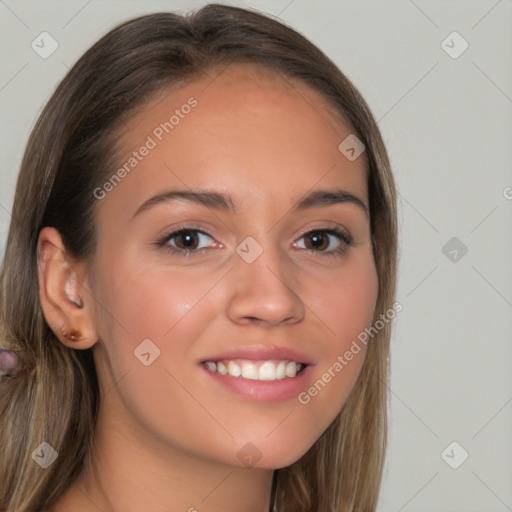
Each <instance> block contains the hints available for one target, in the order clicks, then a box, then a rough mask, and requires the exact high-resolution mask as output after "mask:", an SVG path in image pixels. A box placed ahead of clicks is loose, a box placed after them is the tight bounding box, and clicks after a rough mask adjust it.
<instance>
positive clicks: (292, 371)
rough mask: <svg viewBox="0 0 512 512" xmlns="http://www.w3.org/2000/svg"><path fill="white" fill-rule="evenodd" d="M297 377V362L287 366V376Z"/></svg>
mask: <svg viewBox="0 0 512 512" xmlns="http://www.w3.org/2000/svg"><path fill="white" fill-rule="evenodd" d="M295 375H297V364H296V363H295V362H291V363H288V364H287V365H286V376H287V377H295Z"/></svg>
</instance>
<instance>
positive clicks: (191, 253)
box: [155, 226, 352, 258]
mask: <svg viewBox="0 0 512 512" xmlns="http://www.w3.org/2000/svg"><path fill="white" fill-rule="evenodd" d="M183 232H192V233H200V234H203V235H207V236H209V237H210V238H212V239H213V235H212V234H211V233H209V232H208V231H207V230H205V229H204V228H198V227H195V226H179V227H178V228H175V229H173V230H172V231H170V232H168V233H165V234H164V235H163V236H162V237H161V238H160V239H159V240H158V241H157V242H156V244H155V245H156V246H157V247H158V248H165V250H167V251H168V252H170V253H171V254H175V255H178V256H184V257H185V258H190V257H195V256H200V255H201V254H204V253H205V252H206V251H208V250H209V249H204V248H203V249H192V250H185V249H176V248H174V247H170V246H169V245H168V244H169V241H170V240H171V239H173V238H174V237H176V236H177V235H179V234H181V233H183ZM315 233H326V234H328V235H334V236H336V237H338V239H339V240H340V242H341V245H340V246H339V247H338V248H337V249H334V250H330V251H315V250H314V249H305V250H306V251H308V252H313V253H315V254H318V253H320V254H322V255H323V256H329V257H341V256H343V255H344V254H345V251H346V250H347V248H348V246H350V245H352V237H351V236H350V234H349V233H348V232H346V231H344V230H341V229H339V228H318V229H312V230H309V231H306V232H304V233H303V234H302V235H301V236H300V238H299V240H300V239H302V238H304V237H305V236H306V235H312V234H315Z"/></svg>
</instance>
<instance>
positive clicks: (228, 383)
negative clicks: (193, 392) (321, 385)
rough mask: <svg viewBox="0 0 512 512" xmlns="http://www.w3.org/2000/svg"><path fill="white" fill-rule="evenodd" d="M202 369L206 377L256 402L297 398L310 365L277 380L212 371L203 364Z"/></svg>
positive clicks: (304, 384)
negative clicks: (249, 377) (248, 377)
mask: <svg viewBox="0 0 512 512" xmlns="http://www.w3.org/2000/svg"><path fill="white" fill-rule="evenodd" d="M201 367H202V369H203V371H204V372H206V374H207V375H208V377H210V378H211V379H212V380H213V381H215V382H217V383H219V384H220V385H221V386H224V387H225V388H227V389H229V390H230V391H232V392H234V393H236V394H238V395H241V396H243V397H245V398H248V399H250V400H254V401H257V402H284V401H286V400H291V399H294V398H297V396H298V395H299V393H300V392H301V391H303V390H304V389H305V387H306V383H307V380H308V377H309V373H310V368H311V365H308V366H306V367H305V368H304V370H302V372H300V373H299V374H298V375H297V376H296V377H285V378H284V379H279V380H277V379H276V380H252V379H245V378H243V377H232V376H231V375H221V374H220V373H213V372H211V371H210V370H208V368H206V367H205V366H204V365H201Z"/></svg>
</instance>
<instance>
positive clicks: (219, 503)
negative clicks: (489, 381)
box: [0, 5, 397, 512]
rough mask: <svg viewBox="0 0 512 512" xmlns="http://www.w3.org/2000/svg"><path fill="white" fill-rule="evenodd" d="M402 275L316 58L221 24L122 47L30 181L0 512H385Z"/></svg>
mask: <svg viewBox="0 0 512 512" xmlns="http://www.w3.org/2000/svg"><path fill="white" fill-rule="evenodd" d="M396 251H397V242H396V211H395V188H394V183H393V178H392V175H391V171H390V166H389V162H388V158H387V155H386V150H385V147H384V145H383V142H382V139H381V136H380V133H379V130H378V128H377V126H376V123H375V120H374V118H373V116H372V115H371V113H370V111H369V108H368V106H367V105H366V103H365V102H364V100H363V99H362V98H361V96H360V95H359V93H358V92H357V90H356V89H355V88H354V86H353V85H352V84H351V83H350V82H349V81H348V79H347V78H346V77H345V76H344V75H343V74H342V73H341V72H340V71H339V70H338V69H337V68H336V66H335V65H334V64H333V63H332V62H331V61H330V60H329V59H328V58H327V57H326V56H325V55H324V54H323V53H322V52H321V51H320V50H319V49H317V48H316V47H315V46H313V45H312V44H311V43H310V42H309V41H307V40H306V39H305V38H304V37H303V36H301V35H299V34H298V33H297V32H295V31H293V30H292V29H290V28H288V27H286V26H284V25H282V24H280V23H278V22H277V21H275V20H272V19H270V18H268V17H266V16H263V15H261V14H258V13H255V12H251V11H247V10H244V9H240V8H234V7H227V6H220V5H208V6H206V7H204V8H202V9H201V10H199V11H197V12H196V13H193V14H190V15H189V16H185V17H182V16H178V15H175V14H172V13H158V14H152V15H148V16H143V17H140V18H137V19H134V20H131V21H128V22H126V23H123V24H122V25H120V26H119V27H117V28H115V29H114V30H112V31H111V32H109V33H108V34H107V35H106V36H104V37H103V38H102V39H101V40H100V41H98V42H97V43H96V44H95V45H93V46H92V47H91V48H90V49H89V50H88V51H87V52H86V53H85V54H84V55H83V57H82V58H81V59H80V60H79V61H78V62H77V64H76V65H75V66H74V67H73V69H72V70H71V71H70V72H69V73H68V75H67V76H66V77H65V79H64V80H63V81H62V83H61V84H60V86H59V87H58V89H57V90H56V92H55V93H54V95H53V96H52V98H51V99H50V101H49V102H48V104H47V106H46V108H45V109H44V111H43V113H42V114H41V117H40V118H39V120H38V123H37V125H36V126H35V128H34V130H33V133H32V134H31V137H30V140H29V142H28V146H27V149H26V153H25V156H24V159H23V162H22V167H21V170H20V176H19V180H18V185H17V190H16V196H15V201H14V206H13V212H12V223H11V227H10V232H9V236H8V241H7V248H6V255H5V259H4V263H3V268H2V273H1V290H2V292H1V293H2V295H1V297H2V299H1V304H0V306H1V307H0V315H1V316H0V325H1V329H2V338H1V339H2V343H1V344H2V346H3V348H4V349H6V355H4V356H2V357H3V358H4V359H5V364H6V366H9V368H8V370H11V371H7V374H6V375H4V376H3V377H2V379H1V391H0V417H1V418H2V419H1V420H0V421H1V432H0V444H1V446H2V454H3V457H2V459H1V462H0V468H1V469H0V474H1V479H0V506H1V509H2V510H6V511H14V510H16V511H34V510H44V511H46V512H61V511H66V510H80V511H82V510H83V511H88V510H104V511H107V510H112V511H117V510H122V511H131V510H133V511H141V510H150V511H152V512H160V511H164V510H165V511H170V510H190V511H193V510H199V511H201V510H210V511H215V510H222V511H224V512H226V511H229V510H234V509H235V508H236V509H237V510H240V509H242V510H244V511H263V510H265V511H268V510H271V511H278V512H284V511H297V510H301V511H326V510H333V511H340V512H341V511H354V512H355V511H370V510H375V508H376V504H377V499H378V492H379V486H380V481H381V476H382V468H383V461H384V453H385V446H386V435H387V433H386V397H387V395H386V383H387V371H388V347H389V338H390V325H391V324H390V322H389V319H390V318H392V316H393V315H394V308H395V307H396V304H393V300H394V295H395V278H396ZM7 350H9V352H7ZM7 354H8V355H7ZM12 354H17V356H18V358H19V360H20V367H19V369H18V371H14V372H13V371H12V370H14V369H15V366H14V365H13V361H12ZM8 359H9V360H8Z"/></svg>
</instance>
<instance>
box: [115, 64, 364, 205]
mask: <svg viewBox="0 0 512 512" xmlns="http://www.w3.org/2000/svg"><path fill="white" fill-rule="evenodd" d="M351 133H352V130H351V128H350V127H349V126H348V125H347V124H345V123H343V122H342V119H341V115H340V114H339V112H337V110H336V109H335V108H334V107H333V106H332V105H331V104H330V103H329V102H328V101H327V100H326V99H325V98H324V97H323V96H322V95H321V94H320V93H319V92H317V91H315V90H313V89H311V88H309V87H308V86H307V85H305V84H303V83H301V82H298V81H297V80H292V79H290V78H288V77H285V76H284V75H281V74H279V73H276V72H274V71H272V70H268V69H266V68H262V67H255V66H252V65H240V64H237V65H231V66H228V67H227V68H225V69H223V70H222V69H213V70H210V71H208V74H207V75H204V76H201V77H198V78H195V79H193V80H191V81H190V82H188V83H185V84H181V85H179V86H174V87H173V88H172V89H167V90H162V91H160V92H159V93H158V94H157V95H155V96H154V97H153V98H152V99H151V100H150V101H148V102H146V103H145V104H143V105H141V107H139V108H138V110H137V112H136V113H135V114H134V115H133V116H132V117H131V119H130V120H129V121H128V122H127V123H126V124H125V125H124V126H123V128H122V130H121V132H120V138H119V140H118V144H117V150H118V151H117V153H118V166H119V167H121V166H123V165H125V167H126V169H129V174H130V175H129V177H128V178H127V179H126V180H123V183H122V184H121V185H122V187H121V186H120V187H116V188H117V189H119V190H121V188H124V189H125V191H128V190H127V189H128V186H129V187H130V188H132V189H133V190H132V196H134V194H135V195H138V196H140V195H141V194H142V195H144V194H149V193H152V192H154V191H155V190H156V191H160V189H163V188H165V187H166V186H168V185H173V186H175V185H177V184H179V185H181V186H182V188H187V187H192V186H200V185H204V184H208V185H211V184H213V183H215V184H216V185H218V186H219V187H220V188H224V189H228V188H232V187H237V188H238V191H239V193H240V194H241V195H245V196H252V197H255V196H257V195H258V194H260V193H261V194H262V196H261V197H263V196H265V197H267V196H269V194H270V195H272V196H274V197H276V198H277V197H278V196H283V195H284V194H287V193H288V192H294V191H297V192H298V191H300V190H302V191H304V189H308V188H312V187H313V186H314V185H315V184H316V183H318V182H320V181H322V185H327V186H329V185H337V186H340V185H343V186H345V185H348V186H349V187H352V190H351V191H352V192H355V193H356V192H357V193H359V194H360V195H362V196H365V195H366V173H367V171H366V160H365V155H364V153H363V155H361V158H358V159H357V160H355V161H349V160H348V159H347V158H346V157H345V156H344V155H343V154H342V153H341V152H340V150H339V148H338V146H339V145H340V143H341V142H342V141H343V140H344V139H345V138H346V137H347V136H349V135H350V134H351ZM145 146H146V147H150V150H149V151H148V150H144V147H145ZM140 150H143V152H144V153H145V155H143V156H142V157H141V155H140V153H141V151H140ZM134 152H137V153H139V155H138V156H137V157H134V156H133V154H134ZM134 158H136V159H137V161H136V162H135V161H134ZM130 159H131V164H135V165H133V166H131V165H130ZM127 163H128V165H127V166H126V164H127ZM180 182H181V183H180ZM128 184H130V185H128ZM117 192H118V191H117V190H116V193H117ZM134 200H135V197H134Z"/></svg>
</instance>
